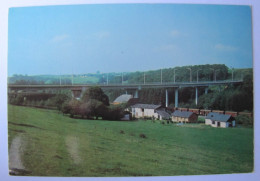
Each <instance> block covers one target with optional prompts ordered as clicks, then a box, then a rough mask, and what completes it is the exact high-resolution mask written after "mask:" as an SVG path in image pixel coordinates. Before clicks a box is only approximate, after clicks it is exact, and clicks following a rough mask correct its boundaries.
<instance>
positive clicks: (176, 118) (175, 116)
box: [172, 110, 198, 123]
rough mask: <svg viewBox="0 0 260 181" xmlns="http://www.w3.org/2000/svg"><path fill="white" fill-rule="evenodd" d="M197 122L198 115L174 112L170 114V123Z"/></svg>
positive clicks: (187, 112)
mask: <svg viewBox="0 0 260 181" xmlns="http://www.w3.org/2000/svg"><path fill="white" fill-rule="evenodd" d="M197 120H198V115H197V114H195V113H193V112H189V111H179V110H176V111H174V112H173V113H172V121H173V122H179V123H183V122H184V123H193V122H196V121H197Z"/></svg>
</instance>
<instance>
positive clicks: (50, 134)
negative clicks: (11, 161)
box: [8, 105, 253, 176]
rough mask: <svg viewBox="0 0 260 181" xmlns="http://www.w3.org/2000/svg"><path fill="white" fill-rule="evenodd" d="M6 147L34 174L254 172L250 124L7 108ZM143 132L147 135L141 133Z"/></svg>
mask: <svg viewBox="0 0 260 181" xmlns="http://www.w3.org/2000/svg"><path fill="white" fill-rule="evenodd" d="M8 121H9V124H8V125H9V127H8V129H9V140H8V141H9V148H10V145H11V143H12V140H13V139H14V138H15V137H21V138H22V140H23V148H22V150H23V151H22V152H21V158H22V162H23V165H24V166H25V169H26V170H27V171H29V172H27V173H29V175H33V176H162V175H163V176H170V175H200V174H225V173H245V172H252V171H253V129H252V128H228V129H225V128H211V127H209V126H205V125H203V124H186V125H183V126H176V125H175V124H164V125H163V124H160V123H159V121H157V122H155V123H153V122H152V121H149V120H148V121H142V120H140V121H133V122H118V121H103V120H83V119H72V118H69V117H67V116H63V115H62V114H60V113H58V112H57V111H54V110H46V109H37V108H28V107H19V106H11V105H9V107H8ZM140 134H144V135H145V136H146V137H144V138H143V137H140Z"/></svg>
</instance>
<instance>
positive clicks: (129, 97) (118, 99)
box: [114, 94, 133, 103]
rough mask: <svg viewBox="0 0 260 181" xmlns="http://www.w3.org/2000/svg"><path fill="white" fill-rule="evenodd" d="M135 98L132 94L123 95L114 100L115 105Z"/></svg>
mask: <svg viewBox="0 0 260 181" xmlns="http://www.w3.org/2000/svg"><path fill="white" fill-rule="evenodd" d="M132 97H133V96H132V95H130V94H123V95H121V96H119V97H117V98H116V99H115V100H114V103H125V102H128V101H129V100H130V99H131V98H132Z"/></svg>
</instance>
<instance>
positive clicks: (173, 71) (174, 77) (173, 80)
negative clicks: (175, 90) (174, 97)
mask: <svg viewBox="0 0 260 181" xmlns="http://www.w3.org/2000/svg"><path fill="white" fill-rule="evenodd" d="M175 70H176V69H173V73H174V80H173V81H174V83H175V78H176V76H175Z"/></svg>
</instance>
